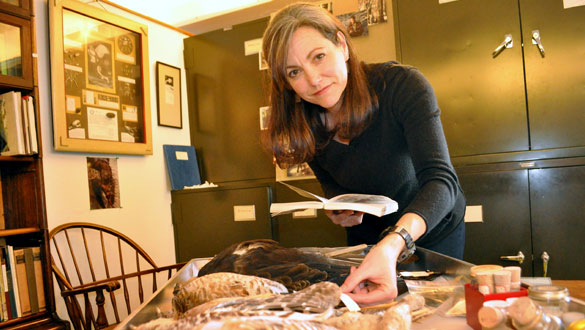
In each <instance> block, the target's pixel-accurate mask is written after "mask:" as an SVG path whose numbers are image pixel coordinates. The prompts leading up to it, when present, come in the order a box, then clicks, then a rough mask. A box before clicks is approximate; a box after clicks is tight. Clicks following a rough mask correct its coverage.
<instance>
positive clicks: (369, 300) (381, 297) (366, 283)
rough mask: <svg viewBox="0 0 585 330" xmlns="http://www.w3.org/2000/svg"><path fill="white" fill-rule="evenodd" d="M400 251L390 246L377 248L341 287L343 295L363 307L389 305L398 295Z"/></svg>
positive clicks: (378, 246)
mask: <svg viewBox="0 0 585 330" xmlns="http://www.w3.org/2000/svg"><path fill="white" fill-rule="evenodd" d="M398 253H400V250H398V251H396V249H394V248H392V247H391V246H388V245H377V246H375V247H374V248H373V249H372V250H370V252H369V253H368V254H367V255H366V257H365V258H364V261H363V262H362V263H361V265H360V266H359V267H358V268H357V269H356V268H355V267H352V269H351V273H350V275H349V276H348V277H347V278H346V279H345V282H344V283H343V285H342V286H341V290H342V292H343V293H346V294H347V295H348V296H350V297H351V298H352V299H353V300H354V301H355V302H357V303H358V304H360V305H362V306H366V305H377V304H382V303H387V302H389V301H391V300H392V299H394V298H396V296H397V295H398V289H397V287H396V260H397V258H398Z"/></svg>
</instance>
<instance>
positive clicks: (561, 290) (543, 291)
mask: <svg viewBox="0 0 585 330" xmlns="http://www.w3.org/2000/svg"><path fill="white" fill-rule="evenodd" d="M528 297H530V299H532V300H533V301H534V302H536V303H537V304H538V305H540V306H542V310H543V311H544V312H545V313H547V314H549V315H555V316H558V317H560V316H561V315H563V313H565V312H567V311H568V309H569V290H568V289H567V288H566V287H564V286H560V285H536V286H531V287H529V288H528Z"/></svg>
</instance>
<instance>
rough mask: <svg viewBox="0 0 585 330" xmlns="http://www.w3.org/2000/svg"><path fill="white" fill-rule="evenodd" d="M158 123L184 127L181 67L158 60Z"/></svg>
mask: <svg viewBox="0 0 585 330" xmlns="http://www.w3.org/2000/svg"><path fill="white" fill-rule="evenodd" d="M156 101H157V108H158V125H159V126H168V127H176V128H183V115H182V111H181V69H180V68H177V67H174V66H172V65H168V64H165V63H161V62H156Z"/></svg>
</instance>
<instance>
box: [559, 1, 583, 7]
mask: <svg viewBox="0 0 585 330" xmlns="http://www.w3.org/2000/svg"><path fill="white" fill-rule="evenodd" d="M579 6H585V0H563V8H565V9H567V8H573V7H579Z"/></svg>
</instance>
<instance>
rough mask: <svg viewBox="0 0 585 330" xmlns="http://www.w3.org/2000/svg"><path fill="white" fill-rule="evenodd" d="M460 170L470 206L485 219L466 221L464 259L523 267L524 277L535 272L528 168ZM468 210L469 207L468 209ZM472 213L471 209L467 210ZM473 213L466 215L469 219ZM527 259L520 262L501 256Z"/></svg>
mask: <svg viewBox="0 0 585 330" xmlns="http://www.w3.org/2000/svg"><path fill="white" fill-rule="evenodd" d="M461 171H462V170H458V176H459V180H460V182H461V186H462V188H463V191H464V193H465V197H466V198H467V205H468V207H472V208H476V209H477V208H481V212H482V217H481V218H482V222H467V223H466V224H465V253H464V257H463V259H464V260H465V261H468V262H471V263H473V264H498V265H504V266H521V267H522V273H523V274H524V275H525V276H531V275H532V263H531V256H532V243H531V231H530V203H529V192H528V191H529V190H528V172H527V170H505V169H504V170H497V169H492V168H487V167H486V169H485V170H482V169H479V170H475V171H473V172H471V171H467V172H461ZM468 210H469V209H468ZM468 212H469V211H468ZM469 218H470V214H469V213H468V214H467V215H466V219H469ZM519 252H522V254H523V255H524V257H525V259H524V261H523V262H522V263H521V264H519V263H518V262H515V261H506V260H502V259H501V258H500V257H501V256H517V255H518V253H519Z"/></svg>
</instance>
